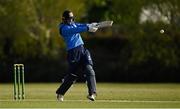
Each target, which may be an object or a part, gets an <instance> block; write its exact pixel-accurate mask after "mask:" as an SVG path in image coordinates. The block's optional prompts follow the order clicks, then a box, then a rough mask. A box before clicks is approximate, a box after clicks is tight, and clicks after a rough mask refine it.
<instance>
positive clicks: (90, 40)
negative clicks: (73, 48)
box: [0, 0, 180, 82]
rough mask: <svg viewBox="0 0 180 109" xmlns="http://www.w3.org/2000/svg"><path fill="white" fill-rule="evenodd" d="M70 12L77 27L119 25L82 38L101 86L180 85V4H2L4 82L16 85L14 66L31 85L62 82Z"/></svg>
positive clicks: (40, 0) (161, 0)
mask: <svg viewBox="0 0 180 109" xmlns="http://www.w3.org/2000/svg"><path fill="white" fill-rule="evenodd" d="M65 9H71V10H72V11H73V12H74V14H75V16H76V21H78V22H99V21H103V20H113V21H114V25H113V27H112V28H105V29H100V30H99V31H98V32H97V33H95V34H94V33H93V34H91V33H83V34H82V35H83V36H84V41H85V43H86V44H85V46H86V47H87V48H89V50H90V51H91V53H92V57H93V60H94V68H95V71H96V75H97V81H111V82H180V79H179V77H180V74H179V72H180V51H179V49H180V31H179V28H180V1H179V0H24V1H22V0H2V1H0V25H1V26H0V81H1V82H10V81H13V64H14V63H23V64H25V79H26V81H27V82H58V81H60V79H61V78H62V77H63V76H64V75H65V73H66V72H67V62H66V52H65V44H64V42H63V40H62V38H60V37H59V33H58V28H57V26H58V24H59V22H60V21H61V13H62V12H63V11H64V10H65ZM161 29H164V31H165V32H164V34H161V33H160V32H159V31H160V30H161ZM80 80H83V79H80Z"/></svg>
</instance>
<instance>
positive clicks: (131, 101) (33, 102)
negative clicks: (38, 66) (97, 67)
mask: <svg viewBox="0 0 180 109" xmlns="http://www.w3.org/2000/svg"><path fill="white" fill-rule="evenodd" d="M57 87H59V84H58V83H29V84H25V92H26V99H25V100H23V101H14V100H13V85H12V84H2V83H1V84H0V108H180V84H120V83H97V93H98V96H97V99H96V101H95V102H91V101H89V100H87V99H86V96H87V87H86V84H85V83H76V84H74V85H73V86H72V87H71V89H70V90H69V91H68V92H67V94H66V95H65V98H64V102H58V101H57V100H56V94H55V91H56V88H57Z"/></svg>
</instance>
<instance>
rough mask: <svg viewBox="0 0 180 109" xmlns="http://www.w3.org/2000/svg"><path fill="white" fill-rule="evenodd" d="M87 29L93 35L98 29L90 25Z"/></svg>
mask: <svg viewBox="0 0 180 109" xmlns="http://www.w3.org/2000/svg"><path fill="white" fill-rule="evenodd" d="M88 28H89V30H88V31H89V32H93V33H94V32H96V31H97V30H98V28H97V27H95V26H91V25H89V26H88Z"/></svg>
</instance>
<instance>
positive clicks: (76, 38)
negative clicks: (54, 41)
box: [56, 10, 98, 101]
mask: <svg viewBox="0 0 180 109" xmlns="http://www.w3.org/2000/svg"><path fill="white" fill-rule="evenodd" d="M96 24H97V23H91V24H81V23H76V22H75V21H74V16H73V12H72V11H69V10H66V11H64V12H63V14H62V23H60V24H59V33H60V35H61V36H62V37H63V39H64V41H65V43H66V49H67V61H68V65H69V66H68V67H69V69H68V73H67V75H66V76H65V77H64V81H63V82H62V84H61V85H60V87H59V88H58V89H57V91H56V94H57V99H58V100H59V101H63V98H64V95H65V93H66V92H67V91H68V89H69V88H70V87H71V85H72V84H73V83H74V81H75V80H76V79H77V78H78V76H79V75H80V74H78V72H77V70H78V69H79V68H83V71H84V74H85V75H86V81H87V87H88V96H87V98H88V99H89V100H91V101H94V100H95V97H96V78H95V72H94V70H93V62H92V59H91V55H90V52H89V51H88V50H87V49H86V48H85V47H84V42H83V40H82V38H81V35H80V33H82V32H96V31H97V30H98V28H97V27H96V26H95V25H96Z"/></svg>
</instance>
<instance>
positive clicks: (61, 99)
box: [57, 94, 64, 102]
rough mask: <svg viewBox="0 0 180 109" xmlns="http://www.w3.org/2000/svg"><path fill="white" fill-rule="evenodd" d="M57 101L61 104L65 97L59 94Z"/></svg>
mask: <svg viewBox="0 0 180 109" xmlns="http://www.w3.org/2000/svg"><path fill="white" fill-rule="evenodd" d="M57 100H58V101H61V102H62V101H64V96H63V95H61V94H57Z"/></svg>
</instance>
